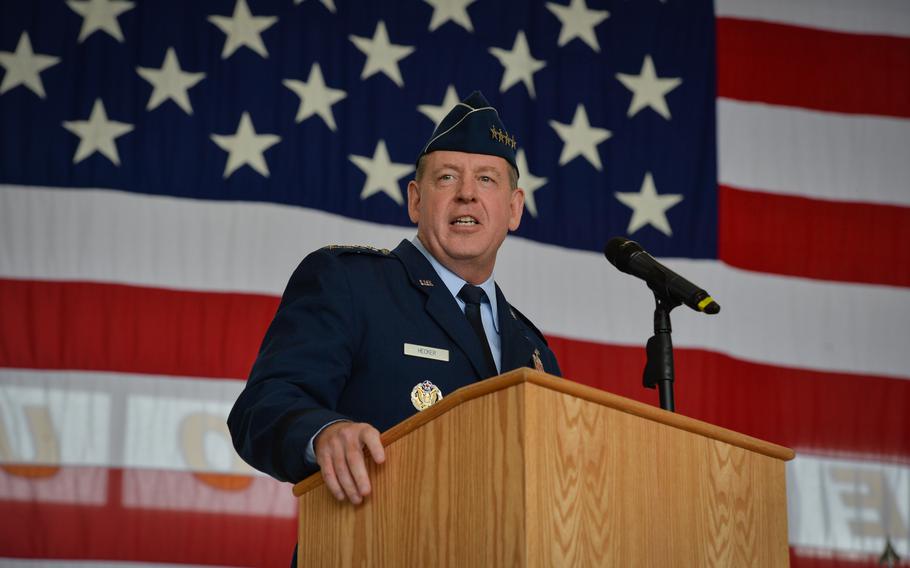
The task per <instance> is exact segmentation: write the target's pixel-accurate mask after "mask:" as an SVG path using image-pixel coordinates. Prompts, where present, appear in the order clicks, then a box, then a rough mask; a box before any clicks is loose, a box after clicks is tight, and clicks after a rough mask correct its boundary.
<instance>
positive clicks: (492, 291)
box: [411, 236, 499, 333]
mask: <svg viewBox="0 0 910 568" xmlns="http://www.w3.org/2000/svg"><path fill="white" fill-rule="evenodd" d="M411 244H413V245H414V246H415V247H416V248H417V250H419V251H420V253H421V254H422V255H423V256H425V257H426V259H427V260H429V261H430V264H431V265H432V266H433V270H435V271H436V274H437V275H439V278H440V279H441V280H442V283H443V284H445V286H446V288H447V289H448V290H449V292H450V293H451V294H452V296H454V297H455V301H456V302H458V306H459V307H460V308H461V309H462V310H464V300H462V299H461V298H459V297H458V293H459V292H461V288H462V286H464V285H465V284H467V283H468V282H467V281H466V280H465V279H463V278H462V277H461V276H459V275H457V274H455V273H454V272H452V271H451V270H449V269H448V268H446V267H445V266H443V265H442V263H441V262H439V261H438V260H436V257H434V256H433V255H432V254H430V251H428V250H427V249H426V247H424V246H423V243H422V242H420V238H419V237H417V236H415V237H414V238H413V239H411ZM478 287H479V288H482V289H483V291H484V292H485V293H486V294H487V300H489V302H490V308H491V309H492V310H493V327H495V328H496V333H499V312H497V311H496V283H495V282H494V281H493V275H492V274H490V277H489V278H487V279H486V281H484V282H483V283H482V284H479V285H478Z"/></svg>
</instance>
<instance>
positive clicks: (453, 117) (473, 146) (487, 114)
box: [417, 91, 518, 172]
mask: <svg viewBox="0 0 910 568" xmlns="http://www.w3.org/2000/svg"><path fill="white" fill-rule="evenodd" d="M517 147H518V143H517V142H516V141H515V136H513V135H511V134H509V132H508V131H507V130H506V127H505V125H504V124H503V123H502V120H500V119H499V113H498V112H496V109H495V108H493V107H492V106H490V102H489V101H487V99H486V98H484V96H483V94H482V93H481V92H480V91H474V92H473V93H471V94H470V95H468V98H466V99H465V100H463V101H461V102H460V103H458V104H457V105H455V108H453V109H452V110H450V111H449V114H447V115H446V116H445V118H443V119H442V122H440V123H439V126H437V127H436V130H434V131H433V135H432V136H431V137H430V141H429V142H427V145H426V146H424V148H423V151H422V152H420V155H419V156H417V160H418V161H420V158H422V157H423V156H424V155H426V154H429V153H430V152H435V151H436V150H451V151H454V152H470V153H472V154H489V155H490V156H499V157H500V158H503V159H504V160H505V161H507V162H509V164H511V165H512V167H513V168H515V171H516V172H517V171H518V165H517V164H516V163H515V149H516V148H517Z"/></svg>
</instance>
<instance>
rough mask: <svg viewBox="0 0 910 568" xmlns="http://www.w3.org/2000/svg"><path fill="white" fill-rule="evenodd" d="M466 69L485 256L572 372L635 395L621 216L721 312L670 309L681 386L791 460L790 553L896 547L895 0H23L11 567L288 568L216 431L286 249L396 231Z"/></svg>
mask: <svg viewBox="0 0 910 568" xmlns="http://www.w3.org/2000/svg"><path fill="white" fill-rule="evenodd" d="M475 89H479V90H481V91H483V93H484V94H485V96H486V97H487V98H488V99H489V100H490V101H491V103H492V104H493V105H494V106H496V107H497V108H498V109H500V113H501V116H502V119H503V121H504V123H505V124H506V125H507V126H508V128H510V129H512V130H510V131H509V133H508V135H509V136H510V137H514V139H515V140H516V142H517V147H518V156H517V162H518V166H519V169H520V171H521V178H520V185H522V187H523V188H524V189H525V191H526V195H527V198H526V211H525V216H524V219H523V221H522V225H521V227H520V228H519V230H518V231H517V233H516V234H515V235H513V236H511V237H510V238H509V240H507V242H506V244H505V246H504V248H503V249H502V251H501V253H500V256H499V259H498V263H497V267H496V279H497V281H498V282H499V283H500V284H501V286H502V288H503V290H504V291H505V292H506V294H507V296H508V298H509V300H510V302H511V303H513V304H514V305H516V306H517V307H518V308H520V309H521V310H522V312H524V313H526V314H528V316H529V317H530V318H531V319H532V320H533V321H534V322H535V323H536V324H538V325H539V327H540V328H541V329H542V330H543V331H544V332H545V334H546V335H547V337H548V339H549V341H550V344H551V346H552V347H553V349H554V351H555V353H556V354H557V357H558V358H559V361H560V365H561V367H562V369H563V372H564V374H565V375H566V376H567V377H571V378H572V379H574V380H577V381H579V382H582V383H586V384H589V385H593V386H596V387H599V388H603V389H605V390H609V391H611V392H614V393H617V394H620V395H623V396H627V397H631V398H634V399H637V400H641V401H645V402H648V403H651V404H655V405H656V404H657V394H656V392H654V391H647V390H644V389H642V388H641V371H642V368H643V366H644V348H643V345H644V342H645V341H646V340H647V338H648V336H649V335H651V314H652V309H653V298H652V297H651V295H650V292H649V291H648V290H647V288H646V287H645V286H644V284H643V283H641V282H640V281H638V280H636V279H633V278H630V277H628V276H625V275H623V274H621V273H619V272H617V271H616V270H615V269H613V267H611V266H609V265H608V264H607V263H606V261H605V260H604V259H603V256H602V254H601V250H602V247H603V245H604V243H605V242H606V241H607V239H609V238H610V237H612V236H616V235H622V236H626V237H628V238H631V239H634V240H636V241H638V242H639V243H641V244H642V245H643V246H644V247H645V248H646V249H647V250H649V251H650V252H651V253H652V254H653V255H655V256H658V257H660V259H661V261H662V262H663V263H664V264H666V265H667V266H669V267H670V268H672V269H673V270H675V271H677V272H679V273H681V274H683V275H685V276H686V277H687V278H689V279H691V280H692V281H694V282H698V283H699V284H700V285H702V286H704V287H705V288H706V289H708V291H709V292H710V293H711V294H712V296H713V297H715V298H716V299H717V300H718V302H720V303H721V304H722V305H723V311H722V312H721V313H720V314H719V315H717V316H713V317H708V316H705V315H702V314H696V313H694V312H691V311H684V308H681V309H680V310H677V311H675V312H674V313H673V316H674V318H673V323H674V344H675V345H676V348H677V349H676V366H677V371H676V372H677V383H676V395H677V409H678V411H679V412H680V413H682V414H684V415H687V416H692V417H694V418H698V419H701V420H704V421H707V422H711V423H714V424H718V425H720V426H724V427H727V428H731V429H733V430H737V431H740V432H743V433H746V434H749V435H752V436H756V437H760V438H764V439H767V440H769V441H772V442H775V443H778V444H782V445H786V446H790V447H792V448H794V449H795V450H796V451H797V458H796V459H795V460H794V461H793V462H791V463H790V464H788V469H787V476H788V477H787V482H788V503H789V531H790V544H791V560H792V564H793V565H794V566H806V567H810V566H811V567H815V566H818V567H834V566H847V565H851V566H852V565H868V564H873V563H874V562H875V561H876V560H877V558H878V556H879V555H880V554H881V553H882V551H883V550H884V549H885V544H886V541H890V542H891V544H892V545H893V547H894V549H895V550H896V551H897V552H898V554H900V555H901V556H902V557H905V558H906V557H910V412H908V411H910V381H908V379H910V371H908V369H910V350H908V337H910V336H908V333H907V331H906V322H907V321H910V292H908V286H910V245H908V243H910V185H908V183H910V182H908V180H910V159H908V158H910V155H908V148H910V121H908V119H910V7H907V6H906V5H904V4H902V3H899V2H893V1H890V0H870V1H868V2H863V3H856V2H851V1H850V0H791V1H784V0H773V1H765V2H752V1H749V0H717V1H716V2H711V1H710V0H693V1H687V2H679V1H676V0H665V1H659V0H653V1H638V2H625V1H608V0H553V1H550V2H537V1H535V2H496V1H493V0H450V1H444V0H388V1H384V2H368V1H355V0H350V1H348V0H319V1H316V0H207V1H199V2H180V1H178V0H157V1H155V2H141V1H126V0H70V1H68V2H58V1H51V0H35V1H33V2H21V3H13V2H7V3H5V5H4V7H3V17H2V18H0V125H2V126H0V510H2V511H3V514H2V515H0V534H2V535H3V536H2V537H0V563H2V564H4V565H9V566H33V565H38V563H42V564H41V565H50V566H57V565H59V566H65V565H71V564H72V563H73V562H77V561H78V562H85V563H87V564H88V565H92V564H98V565H100V564H102V563H104V562H113V563H141V564H143V565H181V564H182V565H225V566H286V565H287V561H288V558H289V555H290V552H291V549H292V547H293V542H294V539H295V526H294V522H295V520H294V513H295V503H294V500H293V498H292V496H291V494H290V487H289V486H288V485H286V484H281V483H279V482H277V481H274V480H271V479H269V478H267V477H265V476H263V475H261V474H258V473H256V472H254V471H252V470H251V469H250V468H249V467H248V466H246V465H245V464H244V463H242V461H240V459H239V458H238V457H237V456H236V455H235V454H234V452H233V450H232V448H231V445H230V440H229V437H228V434H227V431H226V427H225V425H224V420H225V418H226V416H227V413H228V411H229V409H230V406H231V404H232V402H233V400H234V399H235V398H236V396H237V394H238V393H239V392H240V389H241V388H242V387H243V382H244V379H245V377H246V374H247V372H248V370H249V367H250V365H251V363H252V361H253V358H254V357H255V354H256V350H257V349H258V345H259V341H260V340H261V337H262V334H263V332H264V330H265V327H266V326H267V325H268V322H269V321H270V319H271V317H272V315H273V314H274V311H275V308H276V307H277V304H278V299H279V296H280V294H281V292H282V289H283V287H284V285H285V283H286V282H287V279H288V277H289V276H290V273H291V271H292V270H293V268H294V267H295V266H296V264H297V263H298V262H299V260H300V259H301V258H302V257H303V256H304V255H305V254H306V253H308V252H310V251H311V250H314V249H316V248H319V247H321V246H324V245H329V244H369V245H375V246H379V247H388V248H391V247H393V246H394V245H395V244H397V242H398V241H399V240H401V239H402V238H412V237H413V235H414V233H415V229H414V228H413V227H412V226H411V225H410V222H409V220H408V216H407V209H406V204H405V199H406V192H405V187H406V184H407V181H408V180H409V179H410V177H411V176H413V164H414V160H415V158H416V155H417V153H418V152H419V151H420V148H421V147H422V145H423V144H424V143H425V142H426V140H427V138H428V136H429V135H430V133H431V132H432V131H433V129H434V127H435V125H436V123H437V122H438V121H439V120H440V119H441V118H442V117H443V116H444V115H445V113H446V111H447V110H448V109H449V108H451V107H452V106H453V105H454V104H455V103H456V102H457V101H458V100H459V99H461V98H462V97H464V96H465V95H467V94H468V93H470V92H471V91H473V90H475ZM406 394H407V393H404V394H403V396H405V395H406ZM105 565H108V564H105Z"/></svg>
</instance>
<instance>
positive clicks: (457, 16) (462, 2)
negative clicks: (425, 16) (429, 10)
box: [424, 0, 477, 33]
mask: <svg viewBox="0 0 910 568" xmlns="http://www.w3.org/2000/svg"><path fill="white" fill-rule="evenodd" d="M476 1H477V0H424V2H426V3H427V4H429V5H430V6H432V7H433V17H432V18H430V31H431V32H432V31H435V30H436V28H438V27H439V26H441V25H442V24H444V23H446V22H448V21H452V22H455V23H456V24H458V25H459V26H461V27H463V28H464V29H466V30H468V31H469V32H471V33H473V32H474V25H473V24H472V23H471V16H469V15H468V6H470V5H471V4H473V3H474V2H476Z"/></svg>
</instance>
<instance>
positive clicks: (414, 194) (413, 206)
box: [408, 180, 420, 225]
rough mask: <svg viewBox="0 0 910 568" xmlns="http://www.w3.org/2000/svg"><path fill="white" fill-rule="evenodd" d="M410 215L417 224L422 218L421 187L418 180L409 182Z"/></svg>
mask: <svg viewBox="0 0 910 568" xmlns="http://www.w3.org/2000/svg"><path fill="white" fill-rule="evenodd" d="M408 217H410V219H411V222H412V223H414V224H415V225H416V224H417V222H418V221H419V220H420V188H419V187H418V185H417V182H416V181H414V180H411V181H409V182H408Z"/></svg>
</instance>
